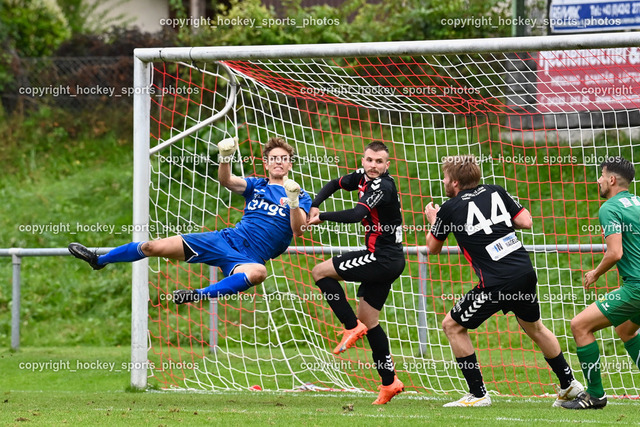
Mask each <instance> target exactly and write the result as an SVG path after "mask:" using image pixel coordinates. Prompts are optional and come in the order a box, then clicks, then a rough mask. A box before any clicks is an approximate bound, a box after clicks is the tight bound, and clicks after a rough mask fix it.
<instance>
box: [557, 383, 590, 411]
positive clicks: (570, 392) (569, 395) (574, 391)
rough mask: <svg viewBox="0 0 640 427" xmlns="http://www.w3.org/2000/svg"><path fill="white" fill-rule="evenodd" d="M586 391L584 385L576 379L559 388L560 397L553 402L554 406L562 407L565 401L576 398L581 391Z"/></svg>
mask: <svg viewBox="0 0 640 427" xmlns="http://www.w3.org/2000/svg"><path fill="white" fill-rule="evenodd" d="M583 391H584V387H583V386H582V384H580V381H578V380H576V379H574V380H573V381H571V384H569V387H567V388H558V398H557V399H556V401H555V402H553V405H552V406H553V407H554V408H560V407H562V404H563V403H564V402H570V401H572V400H574V399H575V398H576V397H578V395H579V394H580V393H582V392H583Z"/></svg>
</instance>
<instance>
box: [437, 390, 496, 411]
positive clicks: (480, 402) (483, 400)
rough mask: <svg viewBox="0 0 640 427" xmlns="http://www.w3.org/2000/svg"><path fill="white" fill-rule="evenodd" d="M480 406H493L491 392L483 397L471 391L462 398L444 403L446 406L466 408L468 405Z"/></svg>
mask: <svg viewBox="0 0 640 427" xmlns="http://www.w3.org/2000/svg"><path fill="white" fill-rule="evenodd" d="M470 406H473V407H480V406H491V398H490V397H489V394H485V395H484V396H482V397H475V396H474V395H473V394H471V393H467V394H465V395H464V396H462V398H461V399H459V400H456V401H455V402H449V403H446V404H444V405H443V407H445V408H454V407H458V408H466V407H470Z"/></svg>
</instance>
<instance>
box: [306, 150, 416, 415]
mask: <svg viewBox="0 0 640 427" xmlns="http://www.w3.org/2000/svg"><path fill="white" fill-rule="evenodd" d="M389 164H390V162H389V149H388V148H387V146H386V145H385V144H384V143H382V142H379V141H373V142H372V143H370V144H369V145H367V147H366V148H365V151H364V157H363V158H362V169H360V170H358V171H356V172H354V173H352V174H349V175H345V176H343V177H342V178H340V179H334V180H332V181H330V182H329V183H328V184H327V185H325V186H324V187H323V188H322V189H321V190H320V192H319V193H318V195H317V196H316V198H315V199H314V201H313V204H312V205H311V210H310V211H309V225H315V224H320V223H321V222H323V221H335V222H341V223H357V222H359V221H362V224H363V225H364V227H365V232H366V234H365V245H366V249H364V250H361V251H355V252H349V253H346V254H342V255H338V256H337V257H335V258H332V259H329V260H326V261H324V262H322V263H320V264H318V265H316V266H315V267H314V269H313V271H312V275H313V278H314V280H315V281H316V285H317V286H318V288H320V290H321V291H322V293H323V294H324V296H325V299H326V300H327V303H328V304H329V306H331V309H332V310H333V312H334V313H335V314H336V316H337V317H338V319H339V320H340V322H342V323H343V324H344V325H345V330H344V331H343V332H341V333H342V334H343V336H342V341H341V342H340V343H339V344H338V346H337V347H336V348H335V350H334V351H333V352H334V353H335V354H339V353H342V352H343V351H346V350H347V349H348V348H349V347H352V346H353V345H354V344H355V343H356V341H358V340H359V339H360V338H361V337H362V336H363V335H365V334H366V335H367V339H368V341H369V345H370V346H371V351H372V353H373V360H374V362H375V365H376V369H377V371H378V374H379V375H380V377H381V378H382V385H381V386H380V393H379V395H378V398H377V399H376V400H375V401H374V402H373V404H374V405H380V404H385V403H387V402H388V401H389V400H391V399H392V398H393V397H394V396H395V395H396V394H398V393H400V392H402V391H403V390H404V385H403V384H402V382H401V381H400V380H399V379H398V377H397V376H396V374H395V368H394V365H393V361H392V359H391V352H390V350H389V340H388V339H387V335H386V334H385V332H384V330H383V329H382V326H380V324H379V323H378V319H379V317H380V310H382V307H383V306H384V303H385V301H386V300H387V296H388V295H389V291H390V290H391V285H392V284H393V282H394V281H395V280H396V279H397V278H398V277H399V276H400V274H402V270H404V265H405V260H404V252H403V248H402V234H401V231H402V213H401V212H400V200H399V198H398V190H397V189H396V185H395V182H394V181H393V178H391V176H389V172H388V169H389ZM339 189H342V190H346V191H355V190H358V195H359V200H358V204H357V205H356V206H355V207H354V208H353V209H348V210H345V211H339V212H323V213H320V211H319V209H318V207H319V206H320V204H321V203H322V202H323V201H325V200H326V199H327V198H329V197H330V196H331V195H332V194H333V193H335V192H336V191H338V190H339ZM339 280H349V281H353V282H361V285H360V287H359V289H358V297H360V300H359V303H358V315H357V316H356V314H355V313H354V312H353V309H352V308H351V306H350V305H349V303H348V302H347V299H346V295H345V292H344V290H343V289H342V286H340V283H339Z"/></svg>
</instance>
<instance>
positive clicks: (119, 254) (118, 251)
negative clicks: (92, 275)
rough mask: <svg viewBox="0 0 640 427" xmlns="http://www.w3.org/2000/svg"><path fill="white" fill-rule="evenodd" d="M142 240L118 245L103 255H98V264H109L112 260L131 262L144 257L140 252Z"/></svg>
mask: <svg viewBox="0 0 640 427" xmlns="http://www.w3.org/2000/svg"><path fill="white" fill-rule="evenodd" d="M143 243H144V242H131V243H127V244H126V245H122V246H118V247H117V248H115V249H112V250H110V251H109V252H107V253H106V254H104V255H100V256H99V257H98V265H105V264H111V263H113V262H133V261H138V260H141V259H142V258H146V257H147V256H146V255H145V254H144V253H142V244H143Z"/></svg>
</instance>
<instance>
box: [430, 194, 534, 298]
mask: <svg viewBox="0 0 640 427" xmlns="http://www.w3.org/2000/svg"><path fill="white" fill-rule="evenodd" d="M524 210H525V209H524V208H523V207H522V205H520V203H518V202H517V201H515V200H514V199H513V197H511V195H510V194H509V193H508V192H507V190H505V189H504V188H502V187H501V186H499V185H479V186H477V187H476V188H472V189H469V190H462V191H460V192H459V193H458V195H457V196H455V197H453V198H452V199H449V200H447V201H446V202H444V203H443V204H442V206H441V207H440V210H439V211H438V214H437V215H436V220H435V222H434V224H433V227H432V228H431V234H432V235H433V237H435V238H436V239H438V240H440V241H444V240H445V239H446V238H447V236H448V235H449V233H453V235H454V236H455V237H456V240H457V241H458V246H459V247H460V250H461V251H462V253H463V254H464V257H465V258H466V259H467V260H468V261H469V263H471V265H472V266H473V269H474V270H475V272H476V274H477V275H478V278H479V279H480V286H494V285H499V284H503V283H505V282H509V281H510V280H512V279H515V278H517V277H520V276H522V275H524V274H527V273H529V272H531V271H533V266H532V264H531V260H530V259H529V254H528V252H527V250H526V249H525V248H524V246H523V245H522V243H521V242H520V240H518V237H517V236H516V233H515V229H514V227H513V221H512V220H513V219H514V218H515V217H516V216H518V215H519V214H521V213H522V212H523V211H524Z"/></svg>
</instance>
